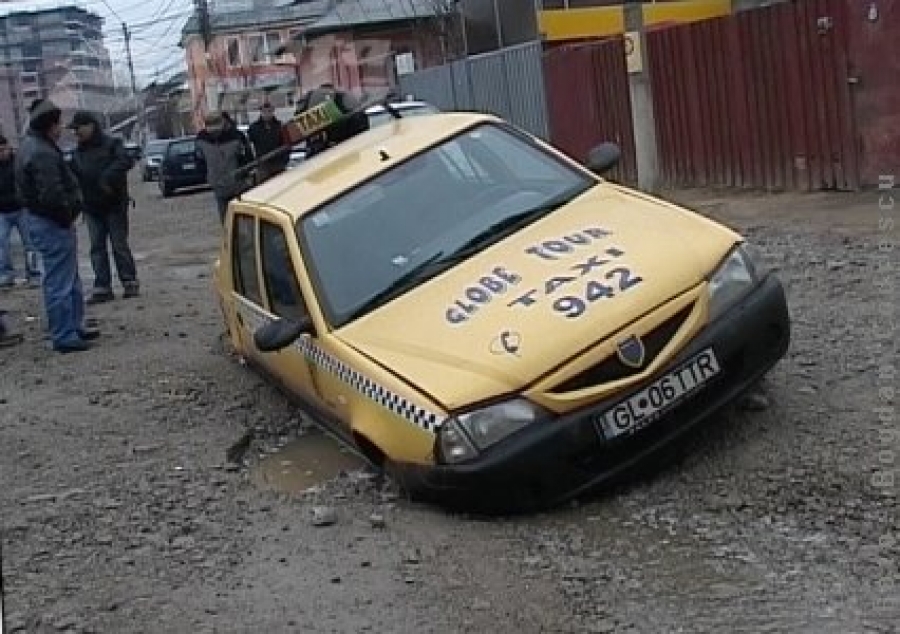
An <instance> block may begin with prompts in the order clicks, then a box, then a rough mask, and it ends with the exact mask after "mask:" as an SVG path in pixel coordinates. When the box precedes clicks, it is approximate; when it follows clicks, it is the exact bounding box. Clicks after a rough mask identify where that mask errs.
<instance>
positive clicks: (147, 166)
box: [141, 139, 172, 183]
mask: <svg viewBox="0 0 900 634" xmlns="http://www.w3.org/2000/svg"><path fill="white" fill-rule="evenodd" d="M171 142H172V139H154V140H153V141H148V142H147V145H145V146H144V156H143V160H142V162H141V180H143V181H144V182H145V183H148V182H150V181H155V180H159V168H160V166H161V165H162V160H163V157H164V156H165V154H166V148H167V147H169V143H171Z"/></svg>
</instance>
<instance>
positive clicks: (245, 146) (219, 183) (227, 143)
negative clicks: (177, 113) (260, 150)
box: [197, 112, 253, 225]
mask: <svg viewBox="0 0 900 634" xmlns="http://www.w3.org/2000/svg"><path fill="white" fill-rule="evenodd" d="M204 124H205V127H204V128H203V130H201V131H200V132H199V133H198V134H197V149H198V150H199V151H200V152H201V153H202V154H203V158H204V159H205V161H206V179H207V181H208V182H209V186H210V187H212V190H213V194H215V197H216V205H217V207H218V211H219V220H220V221H221V222H222V224H223V225H224V224H225V212H226V211H227V210H228V203H229V202H230V201H231V199H232V198H234V197H235V196H237V195H238V194H240V193H241V191H242V190H243V188H244V186H245V183H246V181H245V179H244V178H242V177H241V176H240V175H239V174H238V173H237V172H238V170H239V169H240V168H241V167H243V166H245V165H247V164H248V163H250V162H251V161H252V160H253V156H252V148H251V147H250V143H249V142H248V141H247V137H245V136H244V134H243V133H242V132H241V131H240V130H238V129H237V128H236V127H235V126H233V125H229V124H228V121H227V120H226V117H224V116H223V115H222V113H221V112H211V113H210V114H208V115H206V118H205V120H204Z"/></svg>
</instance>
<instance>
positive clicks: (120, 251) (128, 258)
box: [69, 111, 140, 304]
mask: <svg viewBox="0 0 900 634" xmlns="http://www.w3.org/2000/svg"><path fill="white" fill-rule="evenodd" d="M69 127H70V128H72V129H73V130H74V131H75V137H76V138H77V139H78V147H77V148H76V149H75V153H74V156H73V157H72V169H73V171H74V172H75V176H76V177H77V178H78V182H79V184H80V185H81V191H82V195H83V196H84V216H85V220H86V221H87V227H88V235H89V236H90V239H91V266H92V267H93V269H94V290H93V292H92V293H91V296H90V298H88V300H87V303H88V304H99V303H102V302H108V301H110V300H112V299H114V298H115V295H114V294H113V290H112V271H111V270H110V266H109V249H108V245H110V244H111V245H112V255H113V260H114V261H115V263H116V272H117V273H118V275H119V281H120V282H121V284H122V288H123V293H122V297H124V298H129V297H137V296H138V295H139V294H140V293H139V284H138V279H137V267H136V266H135V263H134V256H133V255H132V253H131V247H130V246H129V244H128V206H129V203H130V202H131V198H130V197H129V195H128V171H129V170H130V169H131V168H132V167H133V166H134V162H133V161H132V159H131V157H130V156H128V152H127V151H126V150H125V144H124V143H123V142H122V140H121V139H117V138H114V137H112V136H110V135H108V134H105V133H104V132H103V130H102V129H101V128H100V122H99V120H98V119H97V118H96V117H95V116H94V115H92V114H91V113H89V112H84V111H79V112H76V113H75V115H74V116H73V117H72V122H71V124H69Z"/></svg>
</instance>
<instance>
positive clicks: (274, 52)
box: [266, 33, 284, 61]
mask: <svg viewBox="0 0 900 634" xmlns="http://www.w3.org/2000/svg"><path fill="white" fill-rule="evenodd" d="M280 48H281V33H266V53H267V54H268V56H269V61H272V60H273V59H281V58H283V57H284V54H283V53H282V54H281V55H279V54H278V50H279V49H280Z"/></svg>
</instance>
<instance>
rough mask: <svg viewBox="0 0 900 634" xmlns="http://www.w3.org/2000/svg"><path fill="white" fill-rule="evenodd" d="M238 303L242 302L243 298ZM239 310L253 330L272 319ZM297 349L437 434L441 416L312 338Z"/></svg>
mask: <svg viewBox="0 0 900 634" xmlns="http://www.w3.org/2000/svg"><path fill="white" fill-rule="evenodd" d="M237 299H239V300H241V299H242V298H237ZM239 310H240V312H241V313H242V314H243V316H244V318H245V320H246V321H247V322H248V323H251V324H253V327H258V326H261V325H262V324H263V323H265V322H268V321H269V320H270V319H271V316H270V315H268V314H266V313H265V311H261V310H259V309H258V308H257V307H256V306H253V305H251V304H248V303H246V301H239ZM248 313H249V314H248ZM294 347H295V348H297V350H299V351H300V352H301V353H302V354H303V356H305V357H306V358H307V359H309V361H310V362H312V363H313V364H315V365H317V366H318V367H320V368H322V369H323V370H325V371H326V372H329V373H331V374H333V375H334V376H336V377H337V378H338V379H340V380H341V381H343V382H344V383H346V384H348V385H350V386H351V387H353V389H355V390H356V391H357V392H359V393H360V394H362V395H363V396H365V397H366V398H368V399H370V400H372V401H375V402H376V403H378V404H379V405H381V406H382V407H384V408H385V409H387V410H388V411H390V412H393V413H394V414H396V415H397V416H400V417H401V418H404V419H406V420H408V421H409V422H411V423H413V424H414V425H416V426H418V427H421V428H422V429H424V430H425V431H429V432H432V433H434V432H436V431H437V430H438V428H439V427H440V426H441V422H442V421H443V417H442V416H439V415H437V414H435V413H434V412H430V411H428V410H426V409H424V408H422V407H420V406H418V405H416V404H415V403H412V402H410V401H408V400H407V399H405V398H404V397H402V396H401V395H399V394H396V393H394V392H392V391H390V390H389V389H387V388H386V387H384V386H383V385H379V384H378V383H376V382H375V381H373V380H372V379H370V378H369V377H367V376H365V375H363V374H361V373H359V372H357V371H356V370H354V369H353V368H351V367H350V366H348V365H347V364H346V363H344V362H343V361H341V360H340V359H338V358H336V357H334V356H332V355H330V354H328V353H327V352H326V351H325V350H323V349H322V348H320V347H319V346H317V345H316V344H315V343H314V342H313V341H312V339H310V338H309V337H305V336H304V337H301V338H300V339H299V340H297V343H295V344H294Z"/></svg>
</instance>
